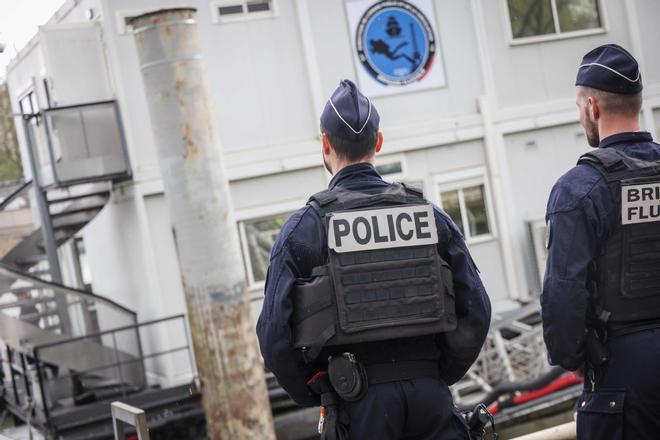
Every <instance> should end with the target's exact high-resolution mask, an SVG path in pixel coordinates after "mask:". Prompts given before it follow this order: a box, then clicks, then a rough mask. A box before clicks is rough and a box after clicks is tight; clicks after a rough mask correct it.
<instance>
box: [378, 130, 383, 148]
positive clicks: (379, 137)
mask: <svg viewBox="0 0 660 440" xmlns="http://www.w3.org/2000/svg"><path fill="white" fill-rule="evenodd" d="M382 147H383V132H382V131H379V132H378V140H377V141H376V153H380V149H381V148H382Z"/></svg>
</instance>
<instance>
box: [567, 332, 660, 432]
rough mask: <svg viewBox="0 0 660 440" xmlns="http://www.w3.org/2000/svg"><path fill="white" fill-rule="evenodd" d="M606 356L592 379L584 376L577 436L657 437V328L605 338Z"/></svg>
mask: <svg viewBox="0 0 660 440" xmlns="http://www.w3.org/2000/svg"><path fill="white" fill-rule="evenodd" d="M608 345H609V348H610V360H609V361H608V363H607V364H606V365H605V367H604V368H603V370H602V373H601V375H600V377H598V378H597V380H596V385H595V390H594V392H591V383H590V381H589V379H588V378H585V392H584V393H583V395H582V396H581V398H580V399H579V400H578V402H577V411H578V417H577V434H578V435H577V438H578V440H586V439H589V440H599V439H607V440H622V439H625V440H656V439H658V438H660V329H654V330H645V331H641V332H637V333H632V334H629V335H624V336H618V337H615V338H612V339H610V341H609V344H608Z"/></svg>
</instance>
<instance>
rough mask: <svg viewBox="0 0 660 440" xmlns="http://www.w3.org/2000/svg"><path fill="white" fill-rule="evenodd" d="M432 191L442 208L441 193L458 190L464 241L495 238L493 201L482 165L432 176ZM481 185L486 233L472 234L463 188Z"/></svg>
mask: <svg viewBox="0 0 660 440" xmlns="http://www.w3.org/2000/svg"><path fill="white" fill-rule="evenodd" d="M433 181H434V191H433V192H432V193H433V196H434V198H435V201H436V203H437V204H438V206H440V207H441V208H442V193H443V192H447V191H458V198H459V207H460V210H461V221H462V222H463V235H464V238H465V242H466V243H467V244H468V245H475V244H480V243H484V242H488V241H492V240H496V239H497V237H498V234H497V227H496V226H497V225H496V222H495V213H494V211H493V203H492V196H491V190H490V185H489V182H488V178H487V174H486V170H485V168H483V167H479V168H472V169H466V170H458V171H454V172H449V173H446V174H439V175H436V176H434V178H433ZM479 185H483V187H484V205H485V206H484V207H485V209H486V219H487V222H488V231H489V232H488V234H479V235H474V236H473V235H472V234H471V233H470V230H469V223H468V222H467V210H466V208H465V198H464V195H463V189H465V188H470V187H473V186H479Z"/></svg>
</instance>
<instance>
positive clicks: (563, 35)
mask: <svg viewBox="0 0 660 440" xmlns="http://www.w3.org/2000/svg"><path fill="white" fill-rule="evenodd" d="M596 5H597V8H598V16H599V18H600V27H597V28H593V29H584V30H579V31H568V32H562V31H561V27H560V26H559V17H558V12H557V0H550V8H551V9H552V18H553V23H554V25H555V32H554V33H550V34H543V35H533V36H529V37H521V38H515V37H514V36H513V29H512V28H511V14H510V13H509V0H500V7H501V9H503V10H504V13H503V14H502V17H503V22H504V28H505V29H506V39H507V43H508V45H509V46H522V45H526V44H535V43H543V42H547V41H557V40H566V39H570V38H582V37H588V36H592V35H599V34H606V33H608V32H609V22H608V20H607V16H608V15H607V13H606V10H605V2H604V1H603V0H596Z"/></svg>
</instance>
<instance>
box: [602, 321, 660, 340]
mask: <svg viewBox="0 0 660 440" xmlns="http://www.w3.org/2000/svg"><path fill="white" fill-rule="evenodd" d="M656 328H660V320H652V321H643V322H638V323H632V324H621V325H618V326H617V325H612V326H610V327H608V329H607V337H608V338H615V337H617V336H623V335H629V334H631V333H637V332H641V331H644V330H653V329H656Z"/></svg>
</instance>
